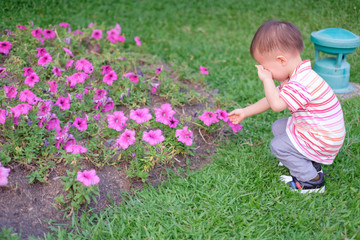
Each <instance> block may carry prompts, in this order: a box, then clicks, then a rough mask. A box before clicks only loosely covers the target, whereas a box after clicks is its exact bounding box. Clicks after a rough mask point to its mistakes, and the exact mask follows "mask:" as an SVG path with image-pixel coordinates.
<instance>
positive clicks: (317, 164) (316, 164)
mask: <svg viewBox="0 0 360 240" xmlns="http://www.w3.org/2000/svg"><path fill="white" fill-rule="evenodd" d="M312 165H313V166H314V168H315V169H316V171H317V172H318V173H320V172H321V173H322V172H323V170H322V168H321V164H320V163H317V162H312Z"/></svg>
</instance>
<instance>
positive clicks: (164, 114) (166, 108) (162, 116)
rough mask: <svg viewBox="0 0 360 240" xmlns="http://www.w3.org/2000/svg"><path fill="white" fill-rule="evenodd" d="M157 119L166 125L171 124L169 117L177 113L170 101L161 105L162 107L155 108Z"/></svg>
mask: <svg viewBox="0 0 360 240" xmlns="http://www.w3.org/2000/svg"><path fill="white" fill-rule="evenodd" d="M154 110H155V116H156V119H155V120H156V121H157V122H161V123H163V124H165V125H168V124H169V119H170V118H171V117H172V116H173V115H174V114H175V113H176V112H175V111H174V110H173V109H172V107H171V105H170V104H169V103H165V104H163V105H161V108H155V109H154Z"/></svg>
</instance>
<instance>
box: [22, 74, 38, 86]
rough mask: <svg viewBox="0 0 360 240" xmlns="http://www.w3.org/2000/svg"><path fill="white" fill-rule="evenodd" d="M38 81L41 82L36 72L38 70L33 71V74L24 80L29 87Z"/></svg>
mask: <svg viewBox="0 0 360 240" xmlns="http://www.w3.org/2000/svg"><path fill="white" fill-rule="evenodd" d="M37 82H39V76H38V75H37V74H36V72H33V73H32V74H30V75H29V76H27V77H26V78H25V81H24V83H25V84H26V85H28V86H29V87H33V86H34V85H35V83H37Z"/></svg>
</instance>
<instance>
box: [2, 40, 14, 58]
mask: <svg viewBox="0 0 360 240" xmlns="http://www.w3.org/2000/svg"><path fill="white" fill-rule="evenodd" d="M11 48H12V44H11V42H8V41H3V42H0V53H3V54H5V55H9V52H10V49H11Z"/></svg>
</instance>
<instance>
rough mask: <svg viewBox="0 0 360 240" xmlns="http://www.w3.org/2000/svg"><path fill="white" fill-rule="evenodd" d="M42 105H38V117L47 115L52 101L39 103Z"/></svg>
mask: <svg viewBox="0 0 360 240" xmlns="http://www.w3.org/2000/svg"><path fill="white" fill-rule="evenodd" d="M41 104H42V105H41V106H40V107H39V110H38V118H42V117H45V116H47V115H48V114H50V111H51V107H52V102H50V101H49V102H44V103H41Z"/></svg>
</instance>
